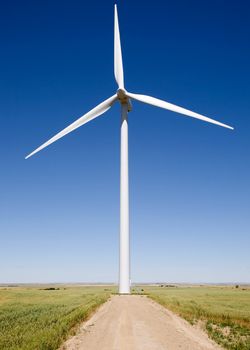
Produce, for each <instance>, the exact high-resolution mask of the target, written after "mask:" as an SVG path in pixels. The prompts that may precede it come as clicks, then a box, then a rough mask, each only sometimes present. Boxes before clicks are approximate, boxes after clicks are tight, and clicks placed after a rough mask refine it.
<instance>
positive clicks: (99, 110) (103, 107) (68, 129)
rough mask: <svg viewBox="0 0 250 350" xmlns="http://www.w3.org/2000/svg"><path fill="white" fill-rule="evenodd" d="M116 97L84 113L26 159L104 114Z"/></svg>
mask: <svg viewBox="0 0 250 350" xmlns="http://www.w3.org/2000/svg"><path fill="white" fill-rule="evenodd" d="M116 99H117V95H114V96H112V97H110V98H108V99H107V100H105V101H104V102H102V103H100V104H99V105H98V106H96V107H95V108H93V109H91V111H89V112H88V113H86V114H84V115H83V116H82V117H80V118H79V119H77V120H76V121H75V122H73V123H72V124H70V125H69V126H67V127H66V128H65V129H63V130H62V131H60V132H59V133H58V134H56V135H55V136H53V137H52V138H51V139H49V140H48V141H47V142H45V143H43V144H42V145H41V146H40V147H38V148H37V149H35V150H34V151H33V152H31V153H30V154H29V155H27V156H26V157H25V159H27V158H29V157H31V156H33V155H34V154H35V153H37V152H39V151H41V150H42V149H43V148H45V147H47V146H49V145H50V144H51V143H53V142H55V141H57V140H58V139H60V138H61V137H63V136H65V135H67V134H68V133H70V132H71V131H73V130H75V129H77V128H79V127H80V126H82V125H83V124H86V123H87V122H89V121H90V120H92V119H94V118H96V117H98V116H100V115H102V114H103V113H105V112H106V111H107V110H108V109H109V108H110V107H111V106H112V104H113V103H114V102H115V101H116Z"/></svg>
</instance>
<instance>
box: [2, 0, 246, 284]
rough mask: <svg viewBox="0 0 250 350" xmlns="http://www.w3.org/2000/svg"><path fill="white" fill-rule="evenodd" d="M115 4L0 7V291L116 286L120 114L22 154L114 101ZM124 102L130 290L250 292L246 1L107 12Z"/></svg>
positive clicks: (121, 6)
mask: <svg viewBox="0 0 250 350" xmlns="http://www.w3.org/2000/svg"><path fill="white" fill-rule="evenodd" d="M113 5H114V3H113V2H112V1H105V2H103V1H95V2H88V3H86V2H84V1H75V0H72V1H53V2H51V1H36V2H32V1H22V2H20V1H12V2H9V3H8V2H5V3H2V4H1V11H0V33H1V34H0V35H1V41H0V42H1V58H0V76H1V79H0V117H1V128H0V152H1V173H0V177H1V184H0V193H1V195H0V283H10V282H98V281H110V282H117V281H118V263H119V260H118V258H119V256H118V253H119V250H118V249H119V147H120V144H119V142H120V138H119V137H120V135H119V126H120V107H119V104H116V105H115V106H114V107H113V108H112V109H111V110H109V111H108V112H107V113H106V114H105V115H103V116H101V117H100V118H97V119H95V120H93V121H91V122H90V123H88V124H86V125H84V126H83V127H81V128H80V129H78V130H76V131H75V132H73V133H71V134H69V135H67V136H66V137H64V138H63V139H61V140H59V141H57V142H56V143H54V144H53V145H51V146H49V147H48V148H46V149H45V150H43V151H41V152H39V153H38V154H37V155H35V156H34V157H32V158H30V159H28V160H25V159H24V157H25V156H26V155H27V154H28V153H30V152H31V151H32V150H34V149H35V148H36V147H37V146H39V145H40V144H42V143H43V142H44V141H46V140H47V139H49V138H50V137H51V136H53V135H54V134H55V133H57V132H58V131H60V130H61V129H63V128H64V127H65V126H67V125H69V124H70V123H71V122H73V121H74V120H75V119H77V118H78V117H80V116H81V115H83V114H84V113H86V112H87V111H88V110H89V109H91V108H93V107H94V106H95V105H97V104H98V103H100V102H101V101H103V100H104V99H106V98H108V97H109V96H111V95H112V94H114V92H115V91H116V89H117V87H116V83H115V79H114V73H113V35H114V33H113V16H114V14H113V11H114V10H113ZM118 13H119V22H120V32H121V44H122V51H123V65H124V73H125V87H126V88H127V90H129V91H131V92H135V93H143V94H149V95H152V96H155V97H158V98H161V99H165V100H167V101H169V102H172V103H175V104H177V105H180V106H182V107H185V108H188V109H192V110H194V111H196V112H198V113H201V114H204V115H206V116H208V117H211V118H214V119H217V120H219V121H221V122H224V123H226V124H229V125H232V126H234V127H235V130H234V131H231V130H228V129H224V128H221V127H218V126H215V125H212V124H207V123H204V122H201V121H198V120H194V119H192V118H188V117H184V116H181V115H178V114H175V113H173V112H168V111H165V110H162V109H159V108H155V107H151V106H149V105H143V104H140V103H139V102H138V103H137V102H134V103H133V111H132V112H131V113H130V114H129V147H130V160H129V162H130V163H129V166H130V228H131V278H132V281H133V282H160V281H166V282H250V260H249V247H250V235H249V234H250V188H249V179H250V164H249V159H250V158H249V154H250V137H249V130H250V115H249V114H250V108H249V96H250V85H249V81H250V65H249V61H250V46H249V37H250V24H249V23H250V5H249V2H247V1H239V2H236V1H210V2H200V1H189V2H187V1H178V2H166V1H154V2H151V3H147V2H145V1H130V0H128V1H126V2H123V1H119V2H118Z"/></svg>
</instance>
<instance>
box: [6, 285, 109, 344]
mask: <svg viewBox="0 0 250 350" xmlns="http://www.w3.org/2000/svg"><path fill="white" fill-rule="evenodd" d="M51 288H52V289H51ZM53 288H54V289H53ZM57 288H59V289H57ZM114 291H115V288H114V287H110V286H108V287H105V286H96V287H95V286H90V287H87V286H82V287H81V286H66V285H56V286H51V285H50V286H46V287H45V286H39V287H24V286H23V287H1V288H0V349H1V350H34V349H36V350H54V349H57V348H58V347H59V346H60V344H61V343H62V342H63V340H65V338H66V337H67V336H68V335H69V334H70V333H73V331H74V327H76V325H77V324H79V323H80V322H81V321H83V320H84V319H86V318H87V317H88V316H89V315H90V314H91V313H92V312H93V311H94V310H95V309H96V308H97V307H98V306H99V305H100V304H102V303H103V302H105V301H106V300H107V299H108V298H109V296H110V294H111V293H112V292H114Z"/></svg>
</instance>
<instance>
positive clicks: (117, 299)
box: [60, 295, 221, 350]
mask: <svg viewBox="0 0 250 350" xmlns="http://www.w3.org/2000/svg"><path fill="white" fill-rule="evenodd" d="M165 349H170V350H176V349H178V350H180V349H183V350H208V349H210V350H212V349H214V350H215V349H221V348H220V347H219V346H217V345H216V344H215V343H214V342H212V341H211V340H210V339H209V338H208V336H207V335H206V334H205V333H204V332H203V331H201V330H200V329H198V328H195V327H192V326H191V325H190V324H189V323H188V322H186V321H185V320H183V319H182V318H180V317H178V316H176V315H175V314H174V313H172V312H171V311H169V310H167V309H165V308H163V307H162V306H160V305H159V304H157V303H155V302H154V301H152V300H151V299H149V298H147V297H145V296H138V295H121V296H119V295H116V296H113V297H112V298H111V299H110V300H109V301H107V302H106V303H105V304H104V305H102V306H101V307H100V308H99V309H98V311H97V312H96V313H95V314H94V315H93V316H92V317H91V318H90V319H89V320H88V321H87V322H85V323H83V324H82V325H81V326H80V329H79V332H78V333H77V335H75V336H74V337H72V338H70V339H69V340H68V341H67V342H66V343H64V344H63V346H62V347H61V348H60V350H165Z"/></svg>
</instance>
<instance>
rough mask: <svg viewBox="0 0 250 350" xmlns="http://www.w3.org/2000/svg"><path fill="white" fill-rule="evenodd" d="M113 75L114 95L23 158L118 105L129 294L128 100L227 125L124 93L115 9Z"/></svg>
mask: <svg viewBox="0 0 250 350" xmlns="http://www.w3.org/2000/svg"><path fill="white" fill-rule="evenodd" d="M114 12H115V13H114V73H115V79H116V82H117V84H118V90H117V92H116V93H115V94H114V95H113V96H111V97H110V98H108V99H107V100H105V101H104V102H102V103H100V104H99V105H98V106H96V107H95V108H93V109H92V110H91V111H89V112H88V113H86V114H84V115H83V116H82V117H80V118H79V119H77V120H76V121H75V122H73V123H72V124H70V125H69V126H68V127H66V128H65V129H63V130H62V131H60V132H59V133H58V134H56V135H55V136H53V137H52V138H51V139H49V140H48V141H47V142H45V143H44V144H42V145H41V146H40V147H38V148H37V149H35V150H34V151H33V152H32V153H30V154H29V155H28V156H27V157H25V159H27V158H29V157H31V156H33V155H34V154H35V153H37V152H39V151H41V150H42V149H43V148H45V147H47V146H49V145H50V144H51V143H53V142H55V141H57V140H58V139H60V138H61V137H63V136H65V135H67V134H68V133H70V132H71V131H73V130H75V129H77V128H79V127H80V126H82V125H83V124H85V123H87V122H89V121H90V120H92V119H94V118H96V117H99V116H100V115H102V114H103V113H105V112H106V111H107V110H109V109H110V107H111V106H112V105H113V104H114V103H115V102H116V101H118V102H120V104H121V149H120V157H121V159H120V269H119V293H120V294H129V293H130V253H129V176H128V112H130V111H131V110H132V105H131V99H132V100H137V101H140V102H144V103H148V104H150V105H153V106H156V107H160V108H164V109H167V110H169V111H173V112H176V113H180V114H183V115H185V116H188V117H192V118H196V119H200V120H203V121H205V122H208V123H212V124H216V125H219V126H222V127H225V128H228V129H233V128H232V127H231V126H229V125H226V124H223V123H220V122H218V121H216V120H214V119H211V118H208V117H205V116H203V115H201V114H198V113H195V112H192V111H190V110H188V109H185V108H182V107H179V106H176V105H174V104H172V103H169V102H165V101H163V100H159V99H158V98H155V97H151V96H146V95H138V94H134V93H131V92H128V91H127V90H126V89H125V87H124V75H123V64H122V51H121V42H120V32H119V23H118V14H117V6H116V5H115V9H114Z"/></svg>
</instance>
